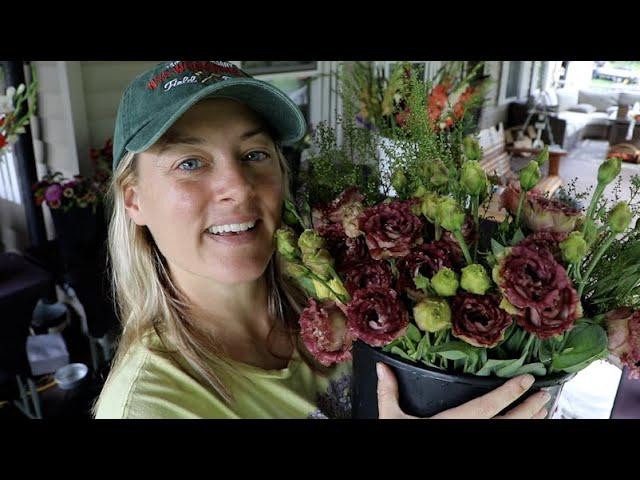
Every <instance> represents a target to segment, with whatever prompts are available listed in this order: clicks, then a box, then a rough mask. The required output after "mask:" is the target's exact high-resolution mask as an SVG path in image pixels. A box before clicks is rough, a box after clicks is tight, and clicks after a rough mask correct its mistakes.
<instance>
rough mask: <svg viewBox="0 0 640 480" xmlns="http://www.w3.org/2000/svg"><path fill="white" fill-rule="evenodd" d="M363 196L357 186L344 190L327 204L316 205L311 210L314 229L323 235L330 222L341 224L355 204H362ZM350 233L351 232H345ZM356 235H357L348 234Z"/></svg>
mask: <svg viewBox="0 0 640 480" xmlns="http://www.w3.org/2000/svg"><path fill="white" fill-rule="evenodd" d="M363 200H364V196H363V195H362V194H361V193H360V192H359V191H358V188H357V187H350V188H347V189H346V190H344V191H343V192H342V193H341V194H340V195H339V196H338V197H337V198H336V199H335V200H333V201H331V202H330V203H329V204H327V205H316V206H315V207H314V208H313V209H312V211H311V218H312V221H313V226H314V228H315V229H316V231H317V232H318V233H319V234H320V235H323V236H324V230H325V228H327V227H328V226H330V225H331V224H336V223H338V224H342V223H343V219H345V217H346V216H348V215H349V213H350V212H351V210H353V208H354V207H355V206H357V205H360V206H361V205H362V201H363ZM347 233H351V232H347ZM349 236H357V235H353V234H351V235H349Z"/></svg>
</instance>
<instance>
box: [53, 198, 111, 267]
mask: <svg viewBox="0 0 640 480" xmlns="http://www.w3.org/2000/svg"><path fill="white" fill-rule="evenodd" d="M51 217H52V219H53V224H54V225H55V227H56V238H57V240H58V246H59V249H60V254H61V257H62V260H63V261H64V263H65V264H66V265H67V268H68V269H70V270H73V269H74V268H75V267H77V266H78V265H82V264H85V263H87V262H91V261H92V260H93V261H95V258H96V255H97V253H98V252H99V251H100V249H101V247H102V243H103V241H104V239H105V232H104V230H105V228H104V225H103V224H104V220H103V210H102V208H101V207H100V206H99V207H98V208H96V211H95V213H94V211H93V208H92V207H86V208H72V209H70V210H68V211H66V212H64V211H62V210H60V209H51Z"/></svg>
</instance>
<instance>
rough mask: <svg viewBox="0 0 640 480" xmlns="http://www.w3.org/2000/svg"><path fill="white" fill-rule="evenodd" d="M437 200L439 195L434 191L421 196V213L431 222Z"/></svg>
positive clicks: (433, 217)
mask: <svg viewBox="0 0 640 480" xmlns="http://www.w3.org/2000/svg"><path fill="white" fill-rule="evenodd" d="M439 202H440V196H439V195H438V194H437V193H436V192H427V193H425V194H424V195H423V196H422V205H421V208H422V214H423V215H424V216H425V217H427V218H428V219H429V220H430V221H432V222H435V219H436V215H437V213H436V211H437V208H438V203H439Z"/></svg>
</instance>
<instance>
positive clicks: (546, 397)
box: [542, 392, 551, 403]
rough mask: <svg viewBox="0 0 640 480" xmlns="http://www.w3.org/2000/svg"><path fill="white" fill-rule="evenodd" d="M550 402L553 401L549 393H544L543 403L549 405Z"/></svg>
mask: <svg viewBox="0 0 640 480" xmlns="http://www.w3.org/2000/svg"><path fill="white" fill-rule="evenodd" d="M549 400H551V395H549V394H548V393H547V392H542V401H543V402H544V403H547V402H548V401H549Z"/></svg>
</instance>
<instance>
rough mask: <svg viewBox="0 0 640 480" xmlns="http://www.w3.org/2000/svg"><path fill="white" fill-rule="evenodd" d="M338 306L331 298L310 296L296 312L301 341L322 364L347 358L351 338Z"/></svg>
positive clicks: (344, 316) (349, 355) (349, 353)
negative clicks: (322, 300)
mask: <svg viewBox="0 0 640 480" xmlns="http://www.w3.org/2000/svg"><path fill="white" fill-rule="evenodd" d="M342 308H343V307H341V306H340V305H338V304H336V303H335V302H333V301H325V302H322V303H318V302H317V301H316V300H315V299H313V298H310V299H309V306H308V307H307V308H305V309H304V310H303V311H302V314H301V315H300V320H299V321H300V336H301V338H302V343H303V344H304V346H305V347H306V348H307V350H309V352H310V353H311V354H312V355H313V356H314V357H315V358H316V359H317V360H318V361H319V362H320V363H321V364H322V365H325V366H329V365H332V364H334V363H337V362H343V361H345V360H350V359H351V351H350V350H351V344H352V343H353V337H352V335H351V333H350V332H349V330H348V328H347V318H346V315H345V313H344V312H343V310H342Z"/></svg>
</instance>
